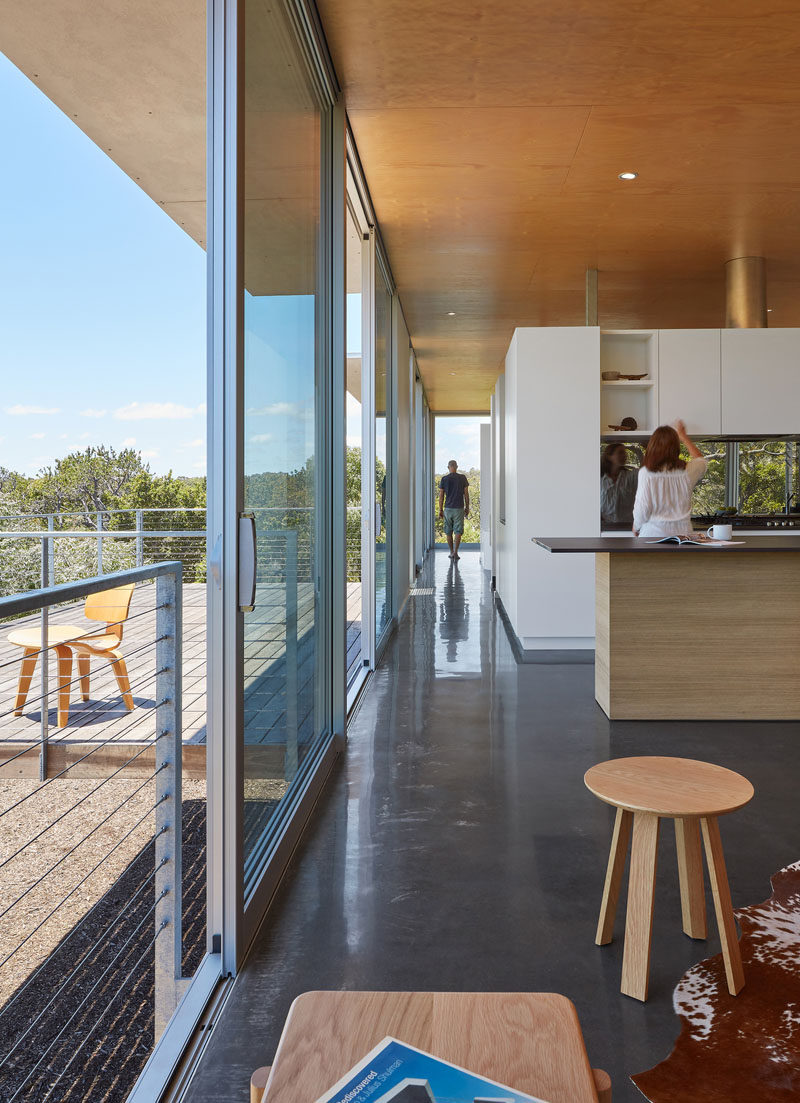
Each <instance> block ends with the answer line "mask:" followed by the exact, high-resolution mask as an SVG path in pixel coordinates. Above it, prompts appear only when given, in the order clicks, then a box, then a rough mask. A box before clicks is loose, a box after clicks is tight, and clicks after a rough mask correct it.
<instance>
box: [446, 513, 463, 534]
mask: <svg viewBox="0 0 800 1103" xmlns="http://www.w3.org/2000/svg"><path fill="white" fill-rule="evenodd" d="M444 532H445V536H450V535H452V534H453V533H455V534H456V536H463V535H464V510H463V509H453V508H451V507H448V506H445V507H444Z"/></svg>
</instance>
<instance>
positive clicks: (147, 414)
mask: <svg viewBox="0 0 800 1103" xmlns="http://www.w3.org/2000/svg"><path fill="white" fill-rule="evenodd" d="M204 410H205V403H204V402H201V404H200V405H199V406H181V405H180V404H179V403H177V402H131V403H130V405H128V406H120V407H119V409H117V410H115V411H114V417H115V418H116V419H117V421H181V420H184V419H185V418H190V417H194V416H195V414H200V413H202V412H203V411H204Z"/></svg>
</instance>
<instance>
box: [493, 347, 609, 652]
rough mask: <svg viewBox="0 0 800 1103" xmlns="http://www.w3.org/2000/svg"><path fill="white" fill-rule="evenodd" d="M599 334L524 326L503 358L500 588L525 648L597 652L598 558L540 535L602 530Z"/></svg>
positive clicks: (498, 583)
mask: <svg viewBox="0 0 800 1103" xmlns="http://www.w3.org/2000/svg"><path fill="white" fill-rule="evenodd" d="M599 364H600V330H599V329H598V328H596V327H593V326H592V327H589V326H587V327H585V328H580V329H579V328H573V327H570V328H562V327H549V328H542V329H518V330H516V331H515V333H514V336H513V338H512V341H511V346H510V348H509V350H508V355H507V357H506V370H505V418H504V424H505V437H506V440H505V463H506V469H505V484H506V487H505V494H506V509H505V513H506V523H505V526H503V525H502V524H500V525H498V526H497V527H496V532H497V533H498V536H497V540H498V544H499V545H500V546H499V547H498V548H497V549H496V559H499V563H498V570H497V590H498V593H499V595H500V598H501V600H502V602H503V605H504V606H505V609H506V612H507V613H508V617H509V619H510V621H511V625H512V627H513V629H514V631H515V632H516V634H517V636H518V637H519V639H520V641H521V643H522V646H523V647H525V648H529V649H548V648H584V647H585V648H590V647H593V646H594V556H591V555H554V554H552V553H550V552H546V551H544V550H543V549H541V548H539V547H537V546H536V545H534V544H533V543H532V538H533V537H537V536H597V535H599V532H600V479H599V473H598V436H599V433H598V426H599V424H600V394H599V391H600V388H599V380H598V376H599Z"/></svg>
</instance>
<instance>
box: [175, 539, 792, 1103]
mask: <svg viewBox="0 0 800 1103" xmlns="http://www.w3.org/2000/svg"><path fill="white" fill-rule="evenodd" d="M415 593H416V594H417V596H414V597H412V598H411V599H410V600H409V602H408V607H407V610H406V613H405V615H404V617H403V619H402V621H401V623H400V627H399V629H398V631H397V633H396V635H395V636H394V638H393V639H392V641H391V642H390V645H389V647H388V648H387V650H386V653H385V656H384V659H383V661H382V663H381V666H380V668H379V669H378V671H377V672H376V674H375V676H374V678H373V680H372V682H371V684H370V686H369V687H368V689H367V690H366V693H365V695H364V697H363V700H362V704H361V707H360V708H359V710H358V713H357V715H356V717H355V719H354V721H353V723H352V724H351V728H350V743H349V750H348V753H347V756H346V759H344V760H343V761H342V763H341V765H340V766H339V767H338V769H337V771H336V773H335V775H334V777H333V779H332V781H331V782H330V784H329V785H328V788H327V790H326V793H325V794H324V796H323V799H322V801H321V803H320V806H319V808H318V809H317V813H316V815H315V817H314V819H313V821H312V823H311V825H310V827H309V829H308V831H307V834H306V838H305V841H304V844H303V846H302V847H301V848H300V849H299V850H298V852H297V854H296V855H295V858H294V860H293V863H292V865H291V866H290V869H289V871H288V873H287V876H286V878H285V880H284V882H283V885H282V887H281V890H280V892H279V894H278V896H277V898H276V900H275V903H274V905H273V908H272V911H271V913H270V914H269V916H268V919H267V921H266V923H265V924H264V927H263V929H262V931H261V933H260V935H259V936H258V938H257V940H256V943H255V945H254V948H253V951H252V953H251V956H250V958H249V960H248V962H247V963H246V965H245V968H244V969H243V971H242V973H241V975H240V977H239V979H238V980H237V983H236V985H235V987H234V991H233V994H232V996H231V998H230V1000H229V1002H228V1003H227V1005H226V1007H225V1010H224V1012H223V1014H222V1015H221V1017H220V1019H219V1021H218V1023H217V1025H216V1027H215V1030H214V1033H213V1035H212V1037H211V1040H210V1042H209V1046H208V1049H207V1051H206V1053H205V1055H204V1058H203V1060H202V1063H201V1066H200V1069H199V1072H198V1075H197V1076H196V1078H195V1081H194V1083H193V1086H192V1087H191V1089H190V1092H189V1096H188V1098H189V1100H190V1101H191V1103H211V1101H214V1103H217V1101H219V1103H221V1101H223V1100H224V1101H225V1103H228V1101H229V1100H230V1099H231V1098H233V1097H234V1096H236V1097H237V1098H245V1097H246V1093H247V1084H248V1080H249V1077H250V1073H251V1072H252V1070H253V1069H254V1068H255V1067H256V1066H258V1065H262V1064H269V1063H270V1062H271V1059H272V1057H273V1055H274V1052H275V1046H276V1044H277V1041H278V1038H279V1036H280V1032H281V1028H282V1026H283V1022H284V1019H285V1017H286V1014H287V1011H288V1009H289V1005H290V1003H291V1001H292V999H293V998H294V997H295V996H296V995H298V994H299V993H300V992H303V991H307V990H309V989H315V988H353V989H358V988H362V989H426V990H430V989H440V990H450V991H458V990H470V989H471V990H477V991H492V990H494V991H555V992H562V993H564V994H565V995H567V996H569V997H570V998H571V999H572V1000H574V1001H575V1004H576V1005H577V1008H578V1013H579V1015H580V1019H581V1024H582V1027H583V1031H584V1036H585V1038H586V1044H587V1048H588V1051H589V1057H590V1059H591V1062H592V1064H593V1065H596V1066H600V1067H602V1068H605V1069H607V1070H608V1072H609V1073H610V1074H611V1076H612V1080H613V1083H614V1101H615V1103H629V1101H630V1103H633V1101H634V1100H640V1099H641V1096H640V1095H639V1093H638V1091H637V1089H636V1088H635V1087H634V1086H633V1084H632V1083H631V1082H630V1081H629V1080H628V1077H629V1076H630V1074H631V1073H633V1072H640V1071H641V1070H643V1069H646V1068H649V1067H651V1066H652V1065H653V1064H655V1063H656V1062H657V1061H659V1060H661V1059H663V1058H664V1057H666V1055H667V1054H668V1053H669V1051H670V1049H671V1048H672V1045H673V1043H674V1041H675V1038H676V1036H677V1034H678V1029H679V1022H678V1020H677V1019H676V1017H675V1015H674V1013H673V1010H672V992H673V989H674V987H675V985H676V984H677V983H678V981H679V980H680V977H681V976H682V974H683V973H684V972H685V971H686V969H688V968H689V967H690V966H691V965H693V964H695V963H697V962H698V961H700V960H701V959H702V958H706V957H708V955H709V954H712V953H715V952H716V951H717V950H718V949H719V944H718V942H717V941H716V937H715V936H711V937H709V939H708V941H707V942H705V943H702V942H694V941H692V940H690V939H688V938H686V937H685V936H684V935H683V934H682V932H681V915H680V901H679V898H678V893H677V884H678V880H677V869H676V859H675V852H674V844H672V845H671V839H670V835H671V833H670V832H667V831H665V832H662V836H663V838H662V849H661V851H660V856H659V860H660V866H661V869H660V875H659V878H658V883H657V887H656V916H655V930H654V936H653V958H652V966H651V973H650V999H649V1000H648V1002H647V1003H646V1004H640V1003H639V1002H638V1001H635V1000H631V999H628V998H626V997H624V996H622V995H621V994H620V991H619V980H620V968H621V957H622V925H621V915H620V918H619V920H618V923H617V930H616V938H615V941H614V942H613V943H612V944H611V945H610V946H606V947H603V948H598V947H597V946H595V944H594V932H595V925H596V922H597V910H598V907H599V903H600V894H601V890H602V885H603V878H604V874H605V864H606V859H607V855H608V842H609V838H610V834H611V824H612V812H611V810H610V809H608V808H606V807H605V806H604V805H602V804H601V803H600V802H599V801H597V800H596V799H595V798H594V797H592V796H591V794H590V793H589V792H588V791H587V790H586V789H585V788H584V785H583V781H582V778H583V774H584V772H585V770H586V769H588V767H589V766H591V765H592V764H593V763H595V762H599V761H602V760H604V759H606V758H611V757H620V756H623V755H632V754H674V755H684V756H686V757H690V758H691V757H694V758H707V759H709V760H711V761H715V762H718V763H720V764H721V765H723V766H728V767H730V768H731V769H734V770H738V771H739V772H741V773H743V774H744V775H745V776H746V777H748V778H750V780H751V781H752V782H753V784H754V786H755V790H756V796H755V799H754V800H753V801H752V802H751V804H749V805H748V806H747V807H746V808H744V809H742V811H740V812H737V814H736V815H735V816H732V817H728V818H725V819H723V821H722V823H721V829H722V832H723V841H724V844H725V854H726V857H727V861H728V867H729V868H728V872H729V876H730V881H731V892H732V896H733V902H734V906H741V905H743V904H747V903H752V902H753V901H755V900H762V899H764V897H765V896H767V895H768V893H769V878H770V875H771V874H772V872H774V870H776V869H779V868H781V867H782V866H784V865H786V864H788V863H789V862H792V861H794V860H796V859H797V857H798V855H799V854H800V820H799V819H798V817H797V814H796V775H797V770H798V766H800V741H798V738H797V725H796V724H788V723H787V724H783V723H768V724H758V723H739V724H734V723H728V722H726V723H694V722H693V723H673V722H660V723H644V722H624V723H623V722H616V723H612V722H610V721H608V720H607V719H606V717H605V716H604V714H603V713H602V712H601V710H600V708H599V707H598V706H597V705H596V703H595V701H594V694H593V682H594V670H593V668H592V667H591V666H590V665H574V664H570V665H546V664H526V665H522V666H518V665H517V664H516V663H515V661H514V658H513V654H512V652H511V648H510V646H509V644H508V640H507V638H506V636H505V633H504V630H503V627H502V624H501V622H500V620H499V618H498V616H497V613H496V611H495V608H494V606H493V602H492V596H491V592H490V589H489V586H488V583H487V577H486V575H485V574H484V573H483V572H482V571H481V568H480V564H479V559H478V554H477V553H475V552H464V554H463V556H462V558H461V560H460V562H459V563H458V564H456V565H455V566H451V564H450V561H449V559H448V558H447V555H446V553H442V552H436V553H434V554H433V555H431V556H429V557H428V560H427V563H426V566H425V569H424V571H423V574H422V576H421V577H420V579H419V584H418V588H417V591H415ZM702 643H703V641H694V640H691V641H687V649H691V648H695V649H697V648H700V650H699V652H698V655H697V658H696V659H695V660H694V661H702V648H701V645H702ZM676 691H679V687H676ZM708 906H709V912H710V913H711V908H712V904H711V901H710V899H709V902H708Z"/></svg>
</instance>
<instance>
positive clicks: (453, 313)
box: [447, 310, 456, 318]
mask: <svg viewBox="0 0 800 1103" xmlns="http://www.w3.org/2000/svg"><path fill="white" fill-rule="evenodd" d="M455 316H456V312H455V310H448V311H447V317H448V318H455Z"/></svg>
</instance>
